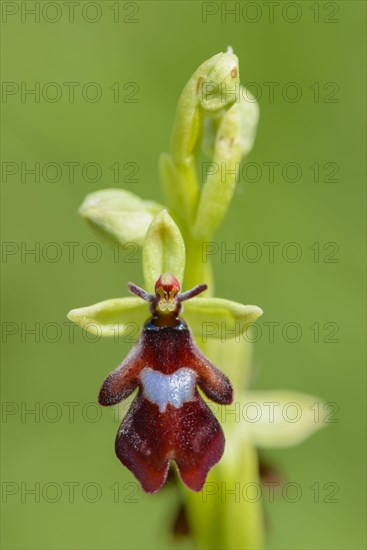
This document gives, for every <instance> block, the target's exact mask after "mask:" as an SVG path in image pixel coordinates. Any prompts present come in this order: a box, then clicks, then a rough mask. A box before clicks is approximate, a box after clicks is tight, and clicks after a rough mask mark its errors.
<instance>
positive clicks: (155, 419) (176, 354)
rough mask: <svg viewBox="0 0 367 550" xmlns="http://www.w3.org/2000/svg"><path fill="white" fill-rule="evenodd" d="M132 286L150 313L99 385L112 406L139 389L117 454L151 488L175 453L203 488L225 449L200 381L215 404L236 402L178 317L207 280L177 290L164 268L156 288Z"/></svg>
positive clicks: (185, 474)
mask: <svg viewBox="0 0 367 550" xmlns="http://www.w3.org/2000/svg"><path fill="white" fill-rule="evenodd" d="M129 289H130V291H131V292H133V293H134V294H136V295H138V296H140V297H141V298H143V299H144V300H146V301H148V302H150V309H151V313H152V316H151V317H150V318H149V319H148V321H147V322H146V323H145V325H144V327H143V330H142V332H141V336H140V339H139V341H138V342H137V343H136V344H135V346H134V347H133V348H132V350H131V351H130V353H129V354H128V356H127V357H126V359H125V360H124V362H123V363H122V364H121V365H120V366H119V367H118V368H117V369H116V370H115V371H114V372H112V373H111V374H110V375H109V376H108V378H107V379H106V380H105V382H104V383H103V385H102V388H101V390H100V394H99V402H100V403H101V405H114V404H116V403H119V402H120V401H121V400H123V399H125V398H126V397H128V396H129V395H130V394H131V393H132V392H133V391H134V390H135V389H136V388H138V393H137V395H136V397H135V399H134V401H133V403H132V405H131V407H130V409H129V411H128V413H127V415H126V416H125V418H124V420H123V421H122V424H121V426H120V429H119V431H118V434H117V438H116V454H117V456H118V458H119V459H120V460H121V462H122V463H123V464H124V465H125V466H127V467H128V468H129V469H130V470H131V471H132V472H133V474H134V475H135V476H136V477H137V478H138V480H139V481H140V483H141V485H142V487H143V489H144V490H145V491H147V492H150V493H154V492H156V491H158V490H159V489H160V488H161V487H162V485H163V484H164V482H165V481H166V478H167V475H168V470H169V461H170V460H174V461H175V463H176V465H177V468H178V470H179V473H180V476H181V479H182V480H183V481H184V483H185V484H186V485H187V486H188V487H189V488H190V489H192V490H194V491H200V490H201V489H202V487H203V485H204V483H205V479H206V476H207V473H208V471H209V470H210V468H211V467H212V466H213V465H214V464H216V463H217V462H218V461H219V460H220V458H221V456H222V454H223V451H224V435H223V431H222V428H221V427H220V425H219V423H218V421H217V419H216V418H215V416H214V415H213V413H212V412H211V410H210V409H209V407H208V406H207V405H206V404H205V402H204V400H203V399H202V397H201V396H200V394H199V391H198V389H197V387H199V388H200V389H201V390H202V391H203V392H204V393H205V395H206V396H207V397H208V398H209V399H211V400H213V401H215V402H216V403H220V404H229V403H231V402H232V386H231V384H230V382H229V380H228V379H227V377H226V376H225V375H224V374H223V373H222V372H221V371H220V370H218V369H217V368H216V367H215V366H214V365H213V364H212V363H211V362H210V361H209V360H208V359H207V358H206V357H205V356H204V355H203V353H202V352H201V351H200V350H199V348H198V347H197V345H196V344H195V342H194V340H193V338H192V336H191V333H190V330H189V328H188V326H187V325H186V323H185V321H184V320H183V319H181V318H180V317H179V312H180V309H181V302H182V301H184V300H187V299H189V298H192V297H193V296H195V295H197V294H199V293H201V292H203V291H204V290H206V285H199V286H197V287H195V288H193V289H192V290H190V291H188V292H185V293H183V294H179V289H180V286H179V283H178V281H177V279H176V278H175V277H174V276H173V275H171V274H167V273H166V274H163V275H161V277H160V278H159V279H158V281H157V283H156V285H155V294H148V293H147V292H145V291H144V290H142V289H140V288H139V287H137V286H135V285H132V284H130V285H129Z"/></svg>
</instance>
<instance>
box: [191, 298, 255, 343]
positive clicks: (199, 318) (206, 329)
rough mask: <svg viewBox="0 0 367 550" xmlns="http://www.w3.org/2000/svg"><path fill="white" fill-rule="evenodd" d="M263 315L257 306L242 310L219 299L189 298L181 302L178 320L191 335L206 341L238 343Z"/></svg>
mask: <svg viewBox="0 0 367 550" xmlns="http://www.w3.org/2000/svg"><path fill="white" fill-rule="evenodd" d="M262 313H263V311H262V309H260V308H259V307H257V306H251V305H250V306H245V305H243V304H239V303H238V302H232V301H230V300H224V299H222V298H192V299H191V300H188V301H187V302H184V310H183V313H182V316H183V317H184V318H185V319H186V321H187V322H188V324H189V326H190V328H191V330H192V332H193V334H194V335H195V336H197V337H201V338H202V339H203V342H204V343H205V341H206V340H207V339H208V338H220V339H221V340H222V341H225V340H226V339H228V338H237V339H241V338H243V337H245V335H246V330H247V328H248V327H250V326H251V325H252V323H254V322H255V321H256V319H257V318H258V317H260V315H262Z"/></svg>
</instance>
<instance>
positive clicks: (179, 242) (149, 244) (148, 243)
mask: <svg viewBox="0 0 367 550" xmlns="http://www.w3.org/2000/svg"><path fill="white" fill-rule="evenodd" d="M184 269H185V244H184V241H183V238H182V235H181V233H180V230H179V228H178V227H177V225H176V224H175V222H174V221H173V219H172V218H171V216H170V215H169V214H168V212H167V210H162V211H161V212H160V213H159V214H158V215H157V216H156V217H155V218H154V220H153V221H152V223H151V224H150V226H149V229H148V232H147V234H146V237H145V240H144V245H143V273H144V280H145V288H146V290H147V291H148V292H154V286H155V283H156V281H157V280H158V278H159V277H160V275H162V273H172V274H173V275H174V276H175V277H176V278H177V279H178V281H179V283H180V284H181V286H182V281H183V275H184Z"/></svg>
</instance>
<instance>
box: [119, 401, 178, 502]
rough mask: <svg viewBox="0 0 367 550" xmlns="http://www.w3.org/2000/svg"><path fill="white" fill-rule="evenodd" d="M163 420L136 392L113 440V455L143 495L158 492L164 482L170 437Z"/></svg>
mask: <svg viewBox="0 0 367 550" xmlns="http://www.w3.org/2000/svg"><path fill="white" fill-rule="evenodd" d="M166 416H167V413H160V412H159V408H158V406H157V405H155V404H153V403H150V401H148V400H147V399H145V398H144V397H143V395H142V393H141V392H139V394H138V395H137V397H136V398H135V400H134V402H133V404H132V405H131V407H130V409H129V411H128V413H127V415H126V416H125V418H124V420H123V421H122V424H121V426H120V429H119V431H118V433H117V437H116V445H115V449H116V455H117V456H118V458H119V459H120V460H121V462H122V464H124V465H125V466H126V467H127V468H129V470H130V471H131V472H132V473H133V474H134V475H135V477H136V478H137V479H138V480H139V481H140V483H141V485H142V487H143V489H144V491H146V492H147V493H155V492H156V491H158V490H159V489H160V488H161V487H162V485H163V484H164V483H165V481H166V479H167V474H168V468H169V461H168V456H169V450H170V446H171V439H170V437H171V434H170V429H169V425H168V423H167V421H166Z"/></svg>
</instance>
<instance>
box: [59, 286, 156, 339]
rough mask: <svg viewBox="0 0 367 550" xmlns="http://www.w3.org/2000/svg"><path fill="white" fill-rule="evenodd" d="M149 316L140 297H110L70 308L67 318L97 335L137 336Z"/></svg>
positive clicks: (145, 304)
mask: <svg viewBox="0 0 367 550" xmlns="http://www.w3.org/2000/svg"><path fill="white" fill-rule="evenodd" d="M148 317H149V310H148V305H147V303H145V302H143V301H142V300H141V299H140V298H135V297H133V296H132V297H131V298H130V297H128V298H112V299H110V300H104V301H103V302H98V303H97V304H93V305H92V306H87V307H80V308H77V309H72V310H71V311H69V313H68V319H70V320H71V321H73V322H74V323H77V324H78V325H79V326H80V327H82V328H83V329H84V330H86V331H88V332H90V333H91V334H95V335H98V336H110V337H111V336H114V337H118V336H124V335H126V334H128V335H130V336H132V337H135V338H137V337H138V334H139V332H140V330H141V328H142V326H143V324H144V322H145V321H146V320H147V319H148Z"/></svg>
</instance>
